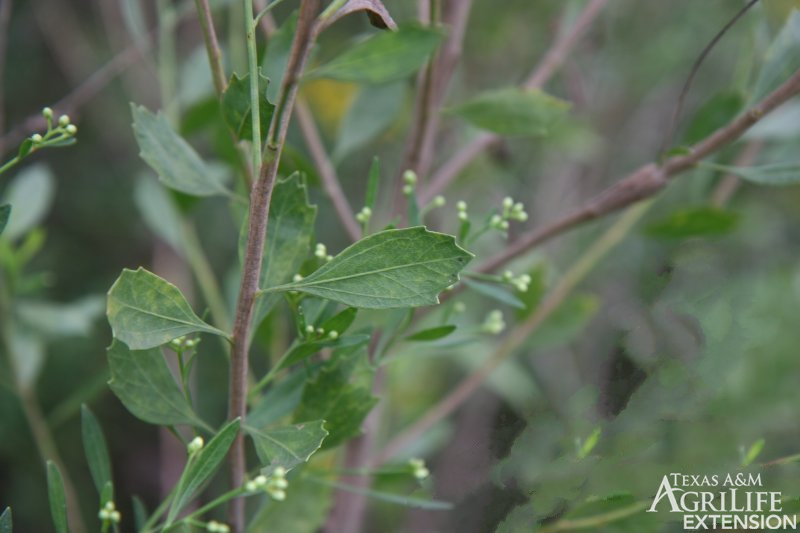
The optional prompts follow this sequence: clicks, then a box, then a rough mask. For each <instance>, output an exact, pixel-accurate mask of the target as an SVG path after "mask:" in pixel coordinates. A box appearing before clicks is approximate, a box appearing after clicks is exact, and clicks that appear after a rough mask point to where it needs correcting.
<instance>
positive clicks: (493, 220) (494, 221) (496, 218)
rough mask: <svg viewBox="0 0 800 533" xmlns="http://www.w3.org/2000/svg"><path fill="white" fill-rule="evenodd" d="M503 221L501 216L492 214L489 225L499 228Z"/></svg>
mask: <svg viewBox="0 0 800 533" xmlns="http://www.w3.org/2000/svg"><path fill="white" fill-rule="evenodd" d="M502 223H503V217H501V216H500V215H492V218H491V219H489V225H490V226H491V227H493V228H499V227H500V226H501V224H502Z"/></svg>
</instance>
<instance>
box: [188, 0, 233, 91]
mask: <svg viewBox="0 0 800 533" xmlns="http://www.w3.org/2000/svg"><path fill="white" fill-rule="evenodd" d="M195 5H196V6H197V13H198V14H199V18H200V29H201V30H202V31H203V42H204V43H205V45H206V54H208V64H209V65H210V67H211V79H213V80H214V89H216V91H217V94H222V93H224V92H225V89H226V88H227V86H228V81H227V79H226V78H225V69H224V68H223V67H222V50H221V49H220V47H219V40H218V39H217V32H216V30H215V29H214V19H213V17H212V16H211V6H209V5H208V0H195Z"/></svg>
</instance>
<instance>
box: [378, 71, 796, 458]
mask: <svg viewBox="0 0 800 533" xmlns="http://www.w3.org/2000/svg"><path fill="white" fill-rule="evenodd" d="M798 93H800V71H797V72H796V73H795V74H794V75H793V76H792V77H791V78H789V79H788V80H787V81H785V82H784V83H783V84H782V85H781V86H780V87H778V88H777V89H776V90H775V91H774V92H772V93H771V94H770V95H769V96H767V97H766V98H764V100H762V101H761V102H760V103H758V104H757V105H755V106H754V107H752V108H750V110H748V111H747V112H746V113H744V114H743V115H741V116H740V117H739V118H737V119H735V120H733V121H732V122H731V123H730V124H728V125H727V126H724V127H722V128H720V129H718V130H717V131H715V132H714V133H712V134H711V135H709V136H708V137H707V138H706V139H704V140H703V141H701V142H699V143H698V144H696V145H695V146H694V148H693V149H692V150H691V151H690V153H689V154H687V155H684V156H678V157H672V158H670V159H668V160H667V161H666V162H665V163H664V164H663V165H662V166H661V167H659V166H657V165H656V164H654V163H650V164H647V165H644V166H643V167H641V168H639V169H638V170H636V171H635V172H633V173H632V174H630V175H628V176H627V177H626V178H624V179H622V180H621V181H619V182H617V183H616V184H615V185H613V186H611V187H610V188H608V189H607V190H606V191H604V192H603V193H601V194H599V195H598V196H596V197H595V198H593V199H591V200H589V202H587V203H586V204H585V205H584V206H583V207H581V208H579V209H577V210H575V211H573V212H572V213H570V214H567V215H565V216H564V217H563V218H561V219H559V220H557V221H556V222H554V223H552V224H550V225H548V226H545V227H544V228H542V229H539V230H534V231H532V232H531V233H529V234H527V235H525V236H523V237H522V238H520V239H519V240H517V241H516V242H515V243H513V244H512V245H511V246H510V247H509V248H508V249H506V250H505V251H503V252H502V253H500V254H499V255H497V256H495V257H493V258H491V259H489V260H488V261H486V262H485V263H483V264H482V265H480V266H479V267H478V269H477V270H478V271H480V272H489V271H492V270H495V269H496V268H498V267H500V266H501V265H503V264H505V263H507V262H508V261H510V260H512V259H514V258H516V257H518V256H519V255H522V254H523V253H525V252H527V251H529V250H530V249H531V248H533V247H534V246H536V245H537V244H540V243H542V242H544V241H545V240H547V239H549V238H551V237H554V236H555V235H559V234H561V233H563V232H565V231H567V230H569V229H571V228H573V227H575V226H577V225H578V224H580V223H582V222H585V221H588V220H594V219H597V218H599V217H602V216H605V215H608V214H610V213H613V212H615V211H617V210H619V209H621V208H623V207H629V206H631V205H632V204H634V203H636V202H639V201H640V200H642V199H645V198H649V197H652V196H654V195H655V194H656V193H657V192H659V191H660V190H661V189H662V188H664V186H666V185H667V184H668V183H669V180H670V178H672V177H673V176H675V175H677V174H679V173H681V172H683V171H685V170H688V169H690V168H692V167H693V166H694V165H695V164H697V163H698V162H699V161H701V160H702V159H703V158H705V157H707V156H708V155H710V154H712V153H714V152H716V151H718V150H720V149H722V148H723V147H725V146H727V145H728V144H729V143H731V142H733V141H735V140H736V139H738V138H739V137H741V136H742V134H744V133H745V132H746V131H747V130H748V129H749V128H750V127H752V126H753V125H754V124H755V123H756V122H758V121H759V120H760V119H761V118H763V117H764V116H765V115H766V114H767V113H769V112H770V111H772V110H774V109H775V108H776V107H778V106H780V105H781V104H783V103H784V102H786V101H787V100H789V99H790V98H792V97H793V96H795V95H797V94H798ZM649 205H650V203H649V202H647V203H642V204H640V205H639V206H632V207H631V208H630V209H629V210H628V211H627V212H626V213H625V215H624V216H623V218H621V219H620V220H619V221H618V222H617V223H616V224H615V225H614V226H612V227H611V228H610V229H609V230H608V231H607V232H606V233H605V234H604V235H603V236H602V237H601V238H600V239H599V240H598V241H596V242H595V243H594V244H593V245H592V247H591V248H590V249H589V251H588V252H587V253H586V254H585V255H584V256H582V257H581V259H579V261H578V263H576V265H575V266H573V267H572V268H571V269H570V270H569V271H568V272H567V274H565V275H564V277H563V278H562V279H561V280H560V281H559V283H558V284H557V285H556V287H555V288H554V289H553V291H551V293H550V294H549V295H548V296H547V298H546V299H545V300H544V301H543V302H542V304H541V305H540V306H539V307H538V308H537V309H536V311H535V312H534V313H533V314H532V315H531V316H530V318H528V319H527V320H526V321H525V322H523V323H522V324H520V325H519V326H517V327H516V328H515V329H514V330H512V332H511V333H510V334H509V335H508V336H507V337H506V339H505V340H504V341H503V342H502V343H501V345H500V346H499V347H498V348H497V350H496V351H495V352H494V353H493V354H492V356H491V357H490V358H489V359H487V360H486V362H484V364H483V365H482V366H481V367H480V368H479V369H478V370H476V371H475V372H474V373H472V374H470V375H469V376H468V377H466V378H465V379H464V380H463V381H462V382H461V383H460V384H459V385H458V386H457V387H456V388H455V389H453V391H452V392H450V394H448V395H447V396H445V397H444V398H443V399H442V400H441V401H440V402H438V403H437V404H436V405H435V406H433V407H432V408H431V409H430V410H429V411H427V412H426V413H425V415H423V417H422V418H420V419H419V420H418V421H417V422H415V423H414V424H412V425H411V426H410V427H409V428H408V429H406V430H404V431H403V432H402V433H400V434H399V435H398V436H396V437H395V438H393V439H392V440H391V441H390V442H389V443H388V444H387V445H386V447H385V448H384V449H383V451H382V452H380V453H379V454H377V455H376V457H375V458H374V459H373V460H372V462H371V465H372V466H376V465H379V464H381V463H383V462H385V461H387V460H388V459H390V458H391V457H393V456H394V455H395V454H396V453H397V452H398V451H399V450H401V449H402V448H404V447H405V446H407V445H408V444H409V443H411V442H413V441H414V440H416V439H417V438H418V437H419V436H420V435H422V434H423V433H424V432H425V431H427V430H428V429H430V428H431V427H432V426H433V425H435V424H436V423H437V422H439V421H440V420H442V419H444V418H445V417H447V416H448V415H449V414H450V413H452V412H453V411H455V409H457V408H458V407H459V406H460V405H461V404H462V403H463V402H464V401H465V400H466V399H467V398H469V397H470V395H471V394H472V393H473V392H474V391H475V390H477V389H478V388H479V387H480V386H481V385H482V384H483V382H484V381H485V380H486V378H487V377H488V376H489V375H490V374H491V373H492V371H493V370H494V369H495V368H497V366H498V365H499V364H500V363H501V362H502V361H504V360H505V359H506V357H508V356H509V355H510V354H511V353H512V352H513V351H514V350H516V349H517V348H518V347H519V346H520V345H521V344H522V342H524V341H525V339H526V338H527V337H528V336H529V335H530V334H531V333H532V332H533V331H535V330H536V328H538V326H539V325H540V324H541V323H542V321H543V320H544V319H545V318H547V317H548V316H549V315H550V314H551V313H552V312H553V311H554V310H555V309H556V308H558V306H559V305H560V304H561V302H562V301H563V300H564V298H565V297H566V296H567V295H568V294H569V292H571V291H572V289H573V288H574V287H575V285H577V283H578V282H579V281H580V280H581V279H582V278H583V277H584V276H585V274H586V273H587V272H588V270H587V268H589V267H590V266H591V265H593V264H594V263H595V262H596V261H598V260H599V259H600V258H601V257H602V256H603V255H604V254H605V253H606V252H607V251H608V250H609V249H611V248H612V247H613V246H615V245H616V243H617V242H619V239H621V238H622V236H624V234H625V233H627V229H629V228H630V227H632V225H633V224H634V223H635V222H636V220H638V218H639V217H640V216H641V215H642V214H644V211H645V210H646V209H647V206H649ZM623 230H624V231H623ZM455 292H456V291H451V292H450V293H448V295H452V294H453V293H455Z"/></svg>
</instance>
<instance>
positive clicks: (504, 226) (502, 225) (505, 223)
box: [500, 220, 508, 230]
mask: <svg viewBox="0 0 800 533" xmlns="http://www.w3.org/2000/svg"><path fill="white" fill-rule="evenodd" d="M500 229H502V230H506V229H508V220H501V221H500Z"/></svg>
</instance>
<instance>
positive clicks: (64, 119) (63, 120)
mask: <svg viewBox="0 0 800 533" xmlns="http://www.w3.org/2000/svg"><path fill="white" fill-rule="evenodd" d="M67 124H69V115H61V116H60V117H58V125H59V126H61V127H64V126H66V125H67Z"/></svg>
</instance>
